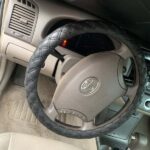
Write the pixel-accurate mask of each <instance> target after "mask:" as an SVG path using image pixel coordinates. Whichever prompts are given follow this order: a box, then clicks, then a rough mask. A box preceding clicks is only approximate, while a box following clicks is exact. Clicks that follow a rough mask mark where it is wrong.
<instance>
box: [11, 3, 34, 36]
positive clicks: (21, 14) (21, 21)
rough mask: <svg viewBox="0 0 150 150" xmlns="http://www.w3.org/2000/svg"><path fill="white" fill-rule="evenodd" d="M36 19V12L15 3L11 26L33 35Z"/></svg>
mask: <svg viewBox="0 0 150 150" xmlns="http://www.w3.org/2000/svg"><path fill="white" fill-rule="evenodd" d="M34 20H35V12H33V11H31V10H29V9H26V8H24V7H22V6H19V5H14V8H13V12H12V15H11V19H10V23H9V28H11V29H14V30H16V31H19V32H20V33H23V34H25V35H27V36H31V33H32V28H33V25H34Z"/></svg>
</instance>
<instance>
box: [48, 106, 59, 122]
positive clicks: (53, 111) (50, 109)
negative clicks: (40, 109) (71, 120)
mask: <svg viewBox="0 0 150 150" xmlns="http://www.w3.org/2000/svg"><path fill="white" fill-rule="evenodd" d="M45 113H46V114H47V116H48V117H49V118H50V119H51V120H53V121H55V120H56V118H57V117H58V115H59V114H58V112H57V110H56V109H55V107H54V105H53V104H51V105H50V106H49V107H47V108H46V109H45Z"/></svg>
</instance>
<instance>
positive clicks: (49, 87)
mask: <svg viewBox="0 0 150 150" xmlns="http://www.w3.org/2000/svg"><path fill="white" fill-rule="evenodd" d="M55 87H56V85H55V83H54V82H53V81H52V80H50V79H49V78H47V77H45V76H40V79H39V87H38V89H40V90H39V91H40V93H39V96H40V98H41V99H42V101H43V103H44V105H46V106H47V105H49V104H50V102H51V99H52V96H53V93H54V90H55ZM0 118H1V119H0V132H19V133H26V134H32V135H37V136H41V137H46V138H51V139H56V140H59V141H63V142H66V143H70V144H73V145H75V146H77V147H80V148H82V149H84V150H96V142H95V139H88V140H77V139H70V138H66V137H63V136H60V135H57V134H55V133H53V132H51V131H50V130H48V129H47V128H46V127H44V126H43V125H42V124H41V123H40V122H39V121H38V120H37V119H36V118H35V116H34V115H33V114H32V112H31V110H30V108H29V106H28V104H27V100H26V93H25V89H24V87H21V86H18V85H14V84H13V83H10V84H9V85H8V87H7V88H6V89H5V92H4V94H3V95H2V97H1V99H0Z"/></svg>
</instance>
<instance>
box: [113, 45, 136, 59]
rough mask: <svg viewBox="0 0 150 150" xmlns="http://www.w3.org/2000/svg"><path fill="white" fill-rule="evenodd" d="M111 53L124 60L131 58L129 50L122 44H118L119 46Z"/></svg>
mask: <svg viewBox="0 0 150 150" xmlns="http://www.w3.org/2000/svg"><path fill="white" fill-rule="evenodd" d="M112 52H114V53H115V54H117V55H119V56H121V57H122V58H123V59H125V60H126V59H128V58H131V57H133V55H132V53H131V52H130V50H129V48H128V47H127V46H126V45H125V44H123V43H120V44H119V46H118V47H117V48H116V49H115V50H113V51H112Z"/></svg>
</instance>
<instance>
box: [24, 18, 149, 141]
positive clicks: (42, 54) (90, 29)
mask: <svg viewBox="0 0 150 150" xmlns="http://www.w3.org/2000/svg"><path fill="white" fill-rule="evenodd" d="M84 33H101V34H105V35H108V36H110V37H112V38H115V39H117V40H118V41H120V42H122V43H124V44H125V45H127V47H128V48H129V49H130V50H131V53H132V54H133V56H134V58H135V61H136V64H137V66H138V68H137V71H138V75H139V87H138V90H137V93H136V96H135V98H134V100H133V101H132V103H131V104H130V105H129V106H128V107H127V108H124V110H123V111H122V112H120V115H119V117H118V118H116V119H114V120H113V121H112V122H109V123H105V124H104V125H102V126H101V127H99V128H97V129H93V130H85V131H78V130H73V129H68V128H67V127H65V126H62V125H61V124H59V123H57V122H54V121H52V120H51V119H50V118H49V117H48V116H47V115H46V113H45V111H44V107H43V105H42V103H41V100H40V98H39V95H38V92H37V83H38V76H39V74H40V70H41V67H42V66H43V64H44V62H45V60H46V58H47V56H48V55H49V54H55V48H56V47H57V46H58V45H59V44H60V43H61V42H62V41H63V40H65V39H70V38H72V37H74V36H77V35H80V34H84ZM145 76H146V67H145V64H144V61H143V56H142V54H141V52H140V50H139V43H138V42H136V41H135V40H133V39H131V38H130V37H129V36H128V35H127V34H126V32H125V31H122V30H121V29H119V28H118V27H116V26H115V25H112V24H109V23H107V22H104V21H102V20H100V21H81V22H76V23H71V24H66V25H65V26H62V27H60V28H58V29H56V30H55V31H53V32H52V33H51V34H49V35H48V36H47V37H46V38H45V39H44V40H43V41H42V42H41V43H40V45H39V46H38V47H37V49H36V50H35V52H34V54H33V56H32V57H31V59H30V61H29V64H28V66H27V70H26V76H25V89H26V93H27V100H28V103H29V106H30V107H31V109H32V111H33V113H34V114H35V116H36V117H37V119H38V120H39V121H40V122H41V123H42V124H43V125H44V126H46V127H47V128H48V129H50V130H52V131H54V132H56V133H58V134H61V135H63V136H67V137H72V138H92V137H96V136H99V135H101V134H104V133H107V132H110V131H112V130H113V129H115V128H117V127H119V126H120V125H121V124H122V123H123V122H125V121H126V120H127V119H128V118H129V116H130V115H131V114H132V113H133V112H134V111H135V109H136V106H137V104H138V103H139V102H140V100H141V98H142V95H143V89H144V84H145V79H146V77H145Z"/></svg>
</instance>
